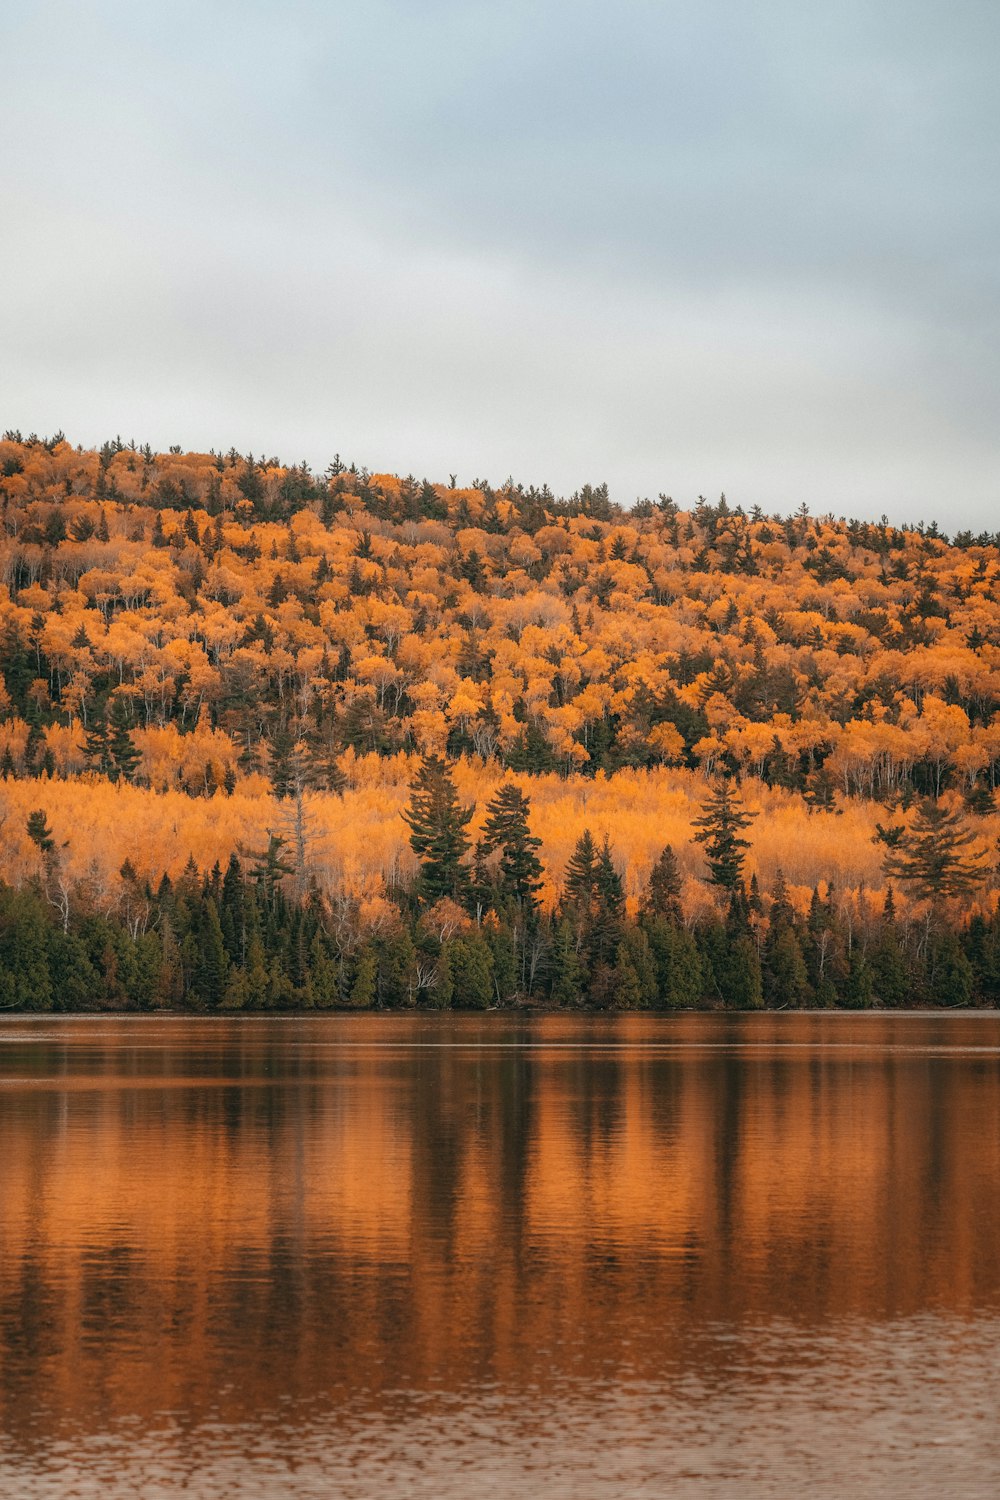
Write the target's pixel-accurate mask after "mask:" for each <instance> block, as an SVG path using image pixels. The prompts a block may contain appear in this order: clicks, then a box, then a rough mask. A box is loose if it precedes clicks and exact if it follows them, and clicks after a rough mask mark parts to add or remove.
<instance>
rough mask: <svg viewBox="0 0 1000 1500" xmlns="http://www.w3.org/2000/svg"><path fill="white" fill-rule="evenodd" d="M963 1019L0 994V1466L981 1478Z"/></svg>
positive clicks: (993, 1120) (24, 1489)
mask: <svg viewBox="0 0 1000 1500" xmlns="http://www.w3.org/2000/svg"><path fill="white" fill-rule="evenodd" d="M998 1230H1000V1017H997V1016H995V1015H976V1016H964V1015H962V1016H958V1015H951V1016H895V1017H885V1016H872V1015H865V1016H843V1015H823V1016H792V1015H784V1016H757V1017H735V1016H734V1017H725V1016H700V1017H699V1016H685V1017H673V1018H654V1017H638V1016H623V1017H617V1018H564V1017H556V1016H549V1017H540V1018H536V1019H534V1020H533V1021H531V1022H525V1021H522V1020H515V1019H509V1018H502V1017H496V1016H486V1017H483V1018H482V1019H473V1018H467V1017H455V1018H449V1017H402V1018H401V1017H381V1016H377V1017H340V1018H333V1017H325V1018H316V1019H299V1018H295V1019H265V1018H260V1019H248V1018H233V1019H232V1020H215V1019H212V1020H189V1019H179V1018H178V1019H173V1018H171V1019H161V1018H134V1019H127V1020H106V1019H94V1018H74V1019H68V1018H67V1019H59V1020H52V1019H44V1018H43V1019H27V1018H24V1019H21V1018H18V1019H11V1018H9V1017H8V1018H0V1494H2V1495H3V1496H8V1495H9V1496H12V1497H22V1496H23V1497H29V1500H30V1497H34V1496H39V1497H41V1496H45V1497H49V1496H52V1497H56V1496H58V1497H60V1500H63V1497H76V1496H95V1497H96V1496H101V1497H110V1500H117V1497H119V1496H122V1497H123V1496H130V1497H131V1496H142V1497H146V1496H149V1497H156V1496H174V1495H177V1494H180V1493H185V1494H188V1495H193V1496H197V1497H202V1496H204V1497H215V1496H219V1497H224V1496H261V1497H264V1496H267V1497H270V1496H292V1497H299V1496H323V1497H328V1496H344V1497H362V1496H365V1497H367V1496H379V1497H394V1496H403V1495H405V1496H408V1497H409V1496H414V1497H423V1496H427V1497H430V1496H434V1497H439V1496H440V1497H452V1496H454V1497H462V1500H468V1497H475V1496H479V1495H483V1494H487V1493H488V1494H490V1495H495V1496H500V1497H503V1496H515V1495H517V1496H521V1495H531V1496H543V1497H551V1496H566V1497H570V1496H572V1497H605V1496H607V1497H612V1496H613V1497H615V1500H619V1497H623V1496H647V1495H648V1496H679V1497H685V1496H689V1495H690V1496H698V1497H701V1496H730V1495H732V1496H737V1495H739V1496H745V1495H750V1496H771V1495H775V1496H777V1495H781V1496H788V1495H794V1494H799V1493H802V1492H803V1491H804V1490H805V1489H806V1488H808V1489H809V1490H811V1491H812V1492H813V1493H816V1494H820V1495H837V1496H840V1495H843V1496H847V1495H852V1496H853V1495H860V1496H879V1497H884V1496H896V1495H899V1496H904V1495H905V1496H921V1495H934V1496H936V1497H948V1496H958V1497H965V1496H984V1497H985V1496H989V1497H993V1496H995V1495H996V1494H997V1493H998V1491H1000V1426H998V1421H1000V1417H998V1413H1000V1234H998Z"/></svg>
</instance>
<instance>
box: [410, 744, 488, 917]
mask: <svg viewBox="0 0 1000 1500" xmlns="http://www.w3.org/2000/svg"><path fill="white" fill-rule="evenodd" d="M474 812H475V807H463V806H462V804H461V803H460V802H459V800H458V793H457V791H456V790H455V783H454V782H453V780H452V778H451V772H450V771H449V769H448V767H447V765H446V764H445V762H444V761H443V760H441V759H440V757H438V756H436V755H428V756H425V757H424V759H423V761H422V763H421V766H420V770H419V771H418V772H417V775H416V777H415V779H414V780H413V781H412V782H411V783H410V801H409V805H408V806H407V807H406V808H405V809H404V811H403V813H402V817H403V821H404V823H406V825H407V827H408V828H409V830H410V848H411V849H412V850H413V852H414V854H415V855H416V856H417V858H418V859H419V860H420V863H421V871H420V893H421V895H422V897H423V899H424V900H425V901H426V902H427V903H428V905H433V904H434V902H435V901H438V900H440V898H441V897H442V896H451V897H452V898H453V899H455V900H461V899H463V897H464V896H465V895H466V892H467V889H468V871H467V870H466V868H465V866H464V865H463V863H462V861H463V859H464V857H465V855H466V854H467V853H468V850H469V836H468V834H467V833H466V831H465V830H466V827H467V825H468V824H469V823H470V822H471V820H472V815H473V813H474Z"/></svg>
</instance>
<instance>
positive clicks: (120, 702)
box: [108, 698, 141, 781]
mask: <svg viewBox="0 0 1000 1500" xmlns="http://www.w3.org/2000/svg"><path fill="white" fill-rule="evenodd" d="M108 755H109V756H110V760H111V764H112V766H113V767H114V776H113V779H114V780H117V779H118V777H119V776H121V777H122V779H123V780H125V781H132V780H134V778H135V773H136V769H137V767H138V765H139V761H140V759H141V756H140V754H139V752H138V750H137V749H136V748H135V741H134V740H133V739H132V735H131V733H130V732H129V714H128V708H127V707H126V704H125V700H124V699H123V698H116V699H115V701H114V706H113V707H112V710H111V722H110V734H109V735H108Z"/></svg>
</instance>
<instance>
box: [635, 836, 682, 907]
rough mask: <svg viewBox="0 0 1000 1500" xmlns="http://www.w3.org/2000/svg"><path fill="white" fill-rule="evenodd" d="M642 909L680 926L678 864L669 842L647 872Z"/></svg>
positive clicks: (679, 876) (679, 874)
mask: <svg viewBox="0 0 1000 1500" xmlns="http://www.w3.org/2000/svg"><path fill="white" fill-rule="evenodd" d="M643 910H644V911H646V912H648V913H649V914H650V915H651V916H656V917H663V918H664V919H665V920H666V921H667V922H670V923H672V924H673V925H674V926H675V927H680V926H681V924H682V922H683V920H684V913H683V910H682V907H681V872H680V866H679V865H678V863H677V856H676V855H675V853H674V851H673V849H672V848H671V846H670V845H669V844H667V846H666V848H665V849H664V850H663V852H662V854H661V855H660V857H659V859H658V860H657V861H656V863H655V864H654V865H653V868H652V869H651V870H650V872H649V884H648V886H647V887H646V894H645V899H644V901H643Z"/></svg>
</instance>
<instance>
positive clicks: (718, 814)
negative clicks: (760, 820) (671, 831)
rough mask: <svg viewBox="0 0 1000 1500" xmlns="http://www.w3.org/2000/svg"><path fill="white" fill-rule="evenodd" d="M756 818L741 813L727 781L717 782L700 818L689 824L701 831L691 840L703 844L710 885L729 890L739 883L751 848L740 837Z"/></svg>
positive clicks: (739, 804) (741, 809) (703, 805)
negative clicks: (747, 852)
mask: <svg viewBox="0 0 1000 1500" xmlns="http://www.w3.org/2000/svg"><path fill="white" fill-rule="evenodd" d="M756 816H757V814H756V813H748V812H746V811H745V810H744V808H743V807H742V805H741V803H740V802H739V800H738V797H737V794H736V793H735V792H734V791H733V789H732V788H731V786H730V784H729V782H728V781H719V782H717V783H716V786H715V790H714V791H713V792H712V794H711V795H710V796H709V798H708V799H707V801H706V802H704V803H703V804H702V811H701V817H700V818H695V819H694V820H693V824H692V826H693V827H695V828H698V829H700V830H701V831H700V832H699V833H696V834H695V835H694V841H695V843H696V844H704V845H705V858H706V860H707V861H708V875H707V877H706V879H707V881H708V883H709V885H716V886H721V887H722V889H723V890H727V891H731V890H734V889H735V887H736V886H737V885H738V884H739V882H740V880H741V879H742V876H743V863H744V860H745V858H746V855H745V853H744V851H745V850H747V849H749V848H750V844H749V842H748V840H747V839H745V838H742V837H741V836H740V835H741V833H742V831H743V829H744V828H749V826H750V824H751V823H752V821H753V819H754V818H755V817H756Z"/></svg>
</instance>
